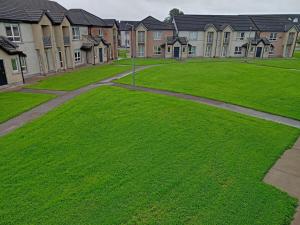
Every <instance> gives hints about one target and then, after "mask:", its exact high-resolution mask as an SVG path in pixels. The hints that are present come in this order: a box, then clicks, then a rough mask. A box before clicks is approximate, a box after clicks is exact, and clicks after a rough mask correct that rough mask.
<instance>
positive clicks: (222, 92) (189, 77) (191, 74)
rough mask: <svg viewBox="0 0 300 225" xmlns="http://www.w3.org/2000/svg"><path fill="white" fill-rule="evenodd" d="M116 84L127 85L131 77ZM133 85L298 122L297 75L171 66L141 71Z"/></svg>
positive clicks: (218, 65) (238, 66) (220, 65)
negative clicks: (276, 115)
mask: <svg viewBox="0 0 300 225" xmlns="http://www.w3.org/2000/svg"><path fill="white" fill-rule="evenodd" d="M118 82H122V83H128V84H130V83H131V77H125V78H123V79H121V80H120V81H118ZM136 84H137V85H139V86H146V87H151V88H158V89H166V90H171V91H176V92H183V93H188V94H192V95H196V96H203V97H207V98H212V99H217V100H221V101H225V102H230V103H234V104H238V105H242V106H246V107H250V108H254V109H258V110H261V111H266V112H270V113H274V114H279V115H283V116H287V117H291V118H295V119H300V91H299V90H300V72H299V71H290V70H286V69H279V68H273V67H261V66H256V65H252V64H246V63H239V62H207V63H204V62H202V63H189V64H172V65H163V66H160V67H154V68H150V69H147V70H144V71H141V72H139V73H138V74H137V76H136Z"/></svg>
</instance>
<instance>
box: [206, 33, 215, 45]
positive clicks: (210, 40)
mask: <svg viewBox="0 0 300 225" xmlns="http://www.w3.org/2000/svg"><path fill="white" fill-rule="evenodd" d="M213 40H214V32H208V33H207V43H210V44H211V43H213Z"/></svg>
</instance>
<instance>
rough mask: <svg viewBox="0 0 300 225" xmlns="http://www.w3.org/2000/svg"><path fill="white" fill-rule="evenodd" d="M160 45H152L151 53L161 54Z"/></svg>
mask: <svg viewBox="0 0 300 225" xmlns="http://www.w3.org/2000/svg"><path fill="white" fill-rule="evenodd" d="M161 52H162V51H161V47H160V46H154V47H153V53H154V55H161Z"/></svg>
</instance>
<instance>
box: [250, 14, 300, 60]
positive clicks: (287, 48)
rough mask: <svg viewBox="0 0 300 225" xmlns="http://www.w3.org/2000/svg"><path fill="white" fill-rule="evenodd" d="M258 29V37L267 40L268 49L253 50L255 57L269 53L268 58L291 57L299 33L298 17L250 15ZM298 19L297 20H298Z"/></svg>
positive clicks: (258, 48) (299, 16)
mask: <svg viewBox="0 0 300 225" xmlns="http://www.w3.org/2000/svg"><path fill="white" fill-rule="evenodd" d="M250 18H251V20H252V21H253V22H254V23H255V25H256V26H257V28H258V30H259V31H258V36H259V37H260V38H261V39H265V40H268V41H269V42H270V47H267V46H266V47H265V48H263V46H260V47H257V48H253V51H254V52H256V54H255V56H256V57H259V56H260V54H261V53H260V52H265V51H268V52H269V57H288V58H289V57H292V56H293V53H294V49H295V46H296V40H297V37H298V33H299V31H300V29H299V28H300V26H299V24H300V22H299V20H300V15H250ZM298 18H299V19H298Z"/></svg>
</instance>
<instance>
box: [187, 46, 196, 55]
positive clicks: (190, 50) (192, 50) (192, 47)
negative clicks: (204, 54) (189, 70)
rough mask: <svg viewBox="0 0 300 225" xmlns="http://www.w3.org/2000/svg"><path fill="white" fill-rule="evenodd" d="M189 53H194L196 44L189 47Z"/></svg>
mask: <svg viewBox="0 0 300 225" xmlns="http://www.w3.org/2000/svg"><path fill="white" fill-rule="evenodd" d="M189 55H196V46H191V47H189Z"/></svg>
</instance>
